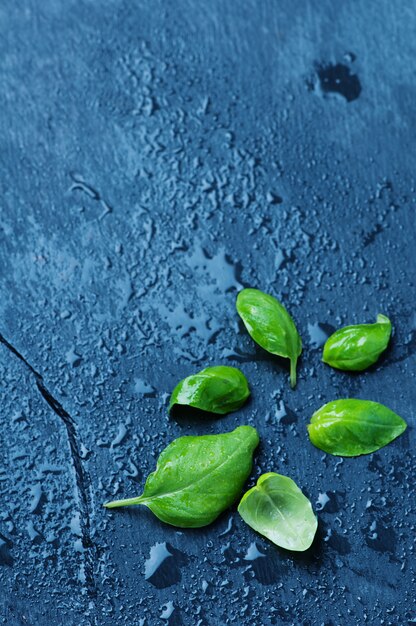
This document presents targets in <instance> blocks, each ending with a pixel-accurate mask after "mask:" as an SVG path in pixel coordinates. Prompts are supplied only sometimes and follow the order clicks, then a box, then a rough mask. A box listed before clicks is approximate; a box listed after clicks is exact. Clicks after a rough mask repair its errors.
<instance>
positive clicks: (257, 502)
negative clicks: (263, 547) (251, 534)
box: [238, 472, 318, 552]
mask: <svg viewBox="0 0 416 626" xmlns="http://www.w3.org/2000/svg"><path fill="white" fill-rule="evenodd" d="M238 512H239V513H240V515H241V517H242V518H243V520H244V521H245V522H246V524H248V525H249V526H251V527H252V528H254V530H256V531H257V532H258V533H261V534H262V535H264V536H265V537H267V538H268V539H270V541H273V543H275V544H276V545H277V546H280V547H281V548H286V550H296V551H298V552H300V551H303V550H307V549H308V548H309V547H310V546H311V544H312V542H313V539H314V537H315V533H316V529H317V527H318V520H317V518H316V516H315V514H314V512H313V510H312V505H311V503H310V502H309V500H308V498H307V497H306V496H304V495H303V493H302V492H301V490H300V489H299V487H298V486H297V485H296V483H295V482H294V481H293V480H292V479H291V478H288V477H287V476H282V475H281V474H275V473H274V472H270V473H268V474H263V475H262V476H260V478H259V479H258V481H257V485H256V486H255V487H253V488H252V489H250V490H249V491H247V493H246V494H244V496H243V497H242V499H241V502H240V504H239V505H238Z"/></svg>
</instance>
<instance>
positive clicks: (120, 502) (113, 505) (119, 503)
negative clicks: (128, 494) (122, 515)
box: [103, 497, 142, 509]
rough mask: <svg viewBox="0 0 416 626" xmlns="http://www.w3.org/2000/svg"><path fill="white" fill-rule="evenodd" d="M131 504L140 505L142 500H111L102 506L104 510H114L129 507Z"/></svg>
mask: <svg viewBox="0 0 416 626" xmlns="http://www.w3.org/2000/svg"><path fill="white" fill-rule="evenodd" d="M131 504H142V498H141V497H138V498H126V499H125V500H113V501H112V502H106V503H105V504H103V506H104V507H105V508H106V509H115V508H117V507H118V506H130V505H131Z"/></svg>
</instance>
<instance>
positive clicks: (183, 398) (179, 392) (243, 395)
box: [169, 365, 250, 415]
mask: <svg viewBox="0 0 416 626" xmlns="http://www.w3.org/2000/svg"><path fill="white" fill-rule="evenodd" d="M249 395H250V390H249V388H248V383H247V379H246V377H245V376H244V374H243V373H242V372H240V370H239V369H237V368H236V367H228V366H225V365H218V366H215V367H207V368H205V369H204V370H202V371H201V372H198V374H193V375H192V376H188V377H187V378H184V379H183V380H181V381H180V382H179V383H178V384H177V385H176V387H175V389H174V390H173V393H172V396H171V399H170V403H169V411H170V410H171V409H172V407H174V406H175V405H177V404H179V405H186V406H192V407H194V408H197V409H200V410H202V411H209V412H210V413H217V414H219V415H224V414H225V413H230V412H231V411H236V410H237V409H239V408H240V406H241V405H242V404H244V402H245V401H246V400H247V398H248V396H249Z"/></svg>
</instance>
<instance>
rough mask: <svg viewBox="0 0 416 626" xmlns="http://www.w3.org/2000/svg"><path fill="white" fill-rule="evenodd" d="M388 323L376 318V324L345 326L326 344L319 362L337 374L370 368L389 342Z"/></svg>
mask: <svg viewBox="0 0 416 626" xmlns="http://www.w3.org/2000/svg"><path fill="white" fill-rule="evenodd" d="M390 335H391V322H390V320H389V318H388V317H386V316H385V315H381V314H379V315H377V322H376V323H375V324H357V325H356V326H345V327H344V328H340V329H339V330H337V331H336V332H335V333H334V334H333V335H331V336H330V337H329V338H328V340H327V341H326V343H325V346H324V350H323V356H322V360H323V362H324V363H327V364H328V365H331V367H336V368H337V369H340V370H349V371H358V372H360V371H362V370H365V369H367V367H370V365H373V363H375V362H376V361H377V359H378V358H379V356H380V354H381V353H382V352H384V350H385V349H386V348H387V345H388V343H389V340H390Z"/></svg>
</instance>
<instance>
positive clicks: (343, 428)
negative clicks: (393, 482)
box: [308, 398, 407, 456]
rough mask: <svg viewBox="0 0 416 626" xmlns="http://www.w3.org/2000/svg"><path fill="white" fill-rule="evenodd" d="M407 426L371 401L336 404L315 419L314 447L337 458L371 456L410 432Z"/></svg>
mask: <svg viewBox="0 0 416 626" xmlns="http://www.w3.org/2000/svg"><path fill="white" fill-rule="evenodd" d="M406 427H407V424H406V422H405V421H404V420H403V419H402V418H401V417H399V416H398V415H397V414H396V413H394V412H393V411H391V410H390V409H388V408H387V407H386V406H384V405H383V404H379V403H378V402H371V401H370V400H354V399H353V398H349V399H347V400H334V401H333V402H329V403H328V404H325V405H324V406H323V407H321V408H320V409H319V410H318V411H316V413H314V414H313V415H312V418H311V422H310V424H308V431H309V438H310V440H311V441H312V443H313V445H314V446H316V447H317V448H320V449H321V450H324V452H329V454H334V455H336V456H358V455H359V454H370V452H375V451H376V450H379V449H380V448H382V447H383V446H385V445H387V444H388V443H390V442H391V441H393V439H396V437H398V436H399V435H401V434H402V433H403V432H404V431H405V430H406Z"/></svg>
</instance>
